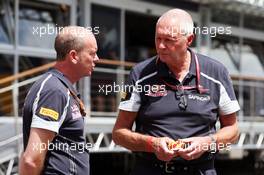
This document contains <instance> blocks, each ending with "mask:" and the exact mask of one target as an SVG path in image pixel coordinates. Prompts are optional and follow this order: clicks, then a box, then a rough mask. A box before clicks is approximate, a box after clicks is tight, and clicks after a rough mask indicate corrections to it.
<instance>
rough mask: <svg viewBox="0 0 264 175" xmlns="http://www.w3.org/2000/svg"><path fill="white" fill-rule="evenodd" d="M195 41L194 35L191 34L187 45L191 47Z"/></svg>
mask: <svg viewBox="0 0 264 175" xmlns="http://www.w3.org/2000/svg"><path fill="white" fill-rule="evenodd" d="M193 39H194V34H190V35H189V36H187V45H188V46H190V45H191V44H192V42H193Z"/></svg>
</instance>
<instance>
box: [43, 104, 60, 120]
mask: <svg viewBox="0 0 264 175" xmlns="http://www.w3.org/2000/svg"><path fill="white" fill-rule="evenodd" d="M39 113H40V114H41V115H44V116H47V117H50V118H52V119H54V120H58V119H59V113H58V112H57V111H54V110H52V109H49V108H44V107H41V108H40V111H39Z"/></svg>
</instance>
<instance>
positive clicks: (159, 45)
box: [158, 41, 166, 49]
mask: <svg viewBox="0 0 264 175" xmlns="http://www.w3.org/2000/svg"><path fill="white" fill-rule="evenodd" d="M158 48H159V49H165V48H166V46H165V44H164V42H163V41H160V42H159V43H158Z"/></svg>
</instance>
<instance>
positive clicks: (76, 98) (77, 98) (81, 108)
mask: <svg viewBox="0 0 264 175" xmlns="http://www.w3.org/2000/svg"><path fill="white" fill-rule="evenodd" d="M69 91H70V94H71V95H72V96H73V98H74V99H75V100H76V101H77V102H78V104H79V109H80V112H81V114H82V116H83V117H85V116H86V112H85V107H84V104H83V101H82V100H81V99H80V98H79V97H78V96H77V95H76V94H75V93H74V92H73V91H72V90H70V89H69Z"/></svg>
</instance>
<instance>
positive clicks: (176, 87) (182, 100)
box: [156, 51, 208, 110]
mask: <svg viewBox="0 0 264 175" xmlns="http://www.w3.org/2000/svg"><path fill="white" fill-rule="evenodd" d="M190 52H192V51H190ZM192 53H193V52H192ZM193 54H194V60H195V69H196V79H195V80H196V83H195V86H183V85H173V84H170V83H169V82H167V81H166V80H164V79H163V78H162V77H160V79H161V81H162V82H163V83H164V84H165V85H166V86H168V87H169V88H171V89H172V90H175V91H177V92H178V95H179V96H180V101H179V104H178V106H179V108H180V109H181V110H186V108H187V106H188V102H187V96H186V95H185V93H184V90H193V89H196V90H197V91H198V92H199V94H202V93H204V92H206V91H208V89H204V88H203V86H202V85H200V76H201V75H200V65H199V61H198V58H197V55H196V54H195V53H193ZM158 61H159V58H157V62H156V63H158Z"/></svg>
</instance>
